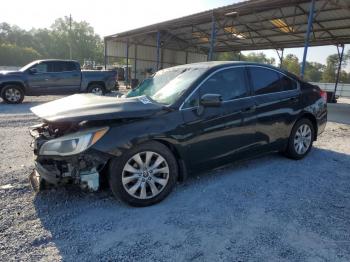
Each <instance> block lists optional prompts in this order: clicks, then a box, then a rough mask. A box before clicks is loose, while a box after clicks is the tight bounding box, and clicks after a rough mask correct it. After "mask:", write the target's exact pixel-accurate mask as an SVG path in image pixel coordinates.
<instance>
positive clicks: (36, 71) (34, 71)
mask: <svg viewBox="0 0 350 262" xmlns="http://www.w3.org/2000/svg"><path fill="white" fill-rule="evenodd" d="M29 73H30V74H32V75H35V74H36V73H38V70H36V68H31V69H29Z"/></svg>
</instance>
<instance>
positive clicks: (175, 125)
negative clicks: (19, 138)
mask: <svg viewBox="0 0 350 262" xmlns="http://www.w3.org/2000/svg"><path fill="white" fill-rule="evenodd" d="M326 99H327V97H326V93H325V92H323V91H322V90H320V88H319V87H317V86H315V85H311V84H309V83H306V82H304V81H302V80H300V79H298V78H297V77H296V76H294V75H292V74H290V73H288V72H286V71H283V70H280V69H277V68H275V67H272V66H267V65H262V64H255V63H245V62H205V63H196V64H188V65H181V66H176V67H172V68H168V69H164V70H161V71H158V72H157V73H156V74H155V75H154V76H153V77H152V78H149V79H146V80H145V81H143V82H142V83H141V84H140V85H139V86H138V87H137V88H136V89H135V90H132V91H130V92H129V93H128V94H127V95H126V96H125V97H123V98H113V97H99V96H95V95H89V94H79V95H73V96H69V97H66V98H63V99H60V100H56V101H53V102H49V103H46V104H43V105H39V106H36V107H33V108H31V110H32V111H33V112H34V113H35V114H36V115H38V116H39V117H40V118H41V119H43V123H42V124H40V125H38V126H35V127H33V128H32V130H31V134H32V136H33V137H35V140H34V142H33V148H34V153H35V156H36V157H35V170H34V171H33V173H32V174H31V175H30V181H31V184H32V186H33V188H34V189H35V190H37V191H39V190H41V189H44V188H45V187H48V186H52V185H58V184H66V183H71V184H79V185H80V186H81V187H84V188H86V189H88V190H92V191H95V190H98V189H99V188H100V187H101V185H103V184H104V182H106V184H107V182H108V184H109V186H110V188H111V190H112V191H113V193H114V194H115V195H116V196H117V197H118V198H120V199H121V200H123V201H125V202H127V203H129V204H131V205H134V206H147V205H152V204H155V203H157V202H159V201H161V200H162V199H164V198H165V197H166V196H167V195H168V194H169V193H170V191H171V190H172V188H173V187H174V186H175V184H176V182H177V181H178V180H183V179H185V178H186V176H187V174H190V173H193V172H197V171H199V170H203V169H208V168H212V167H215V166H220V165H224V164H227V163H228V162H232V161H233V160H237V159H242V158H247V157H253V156H257V155H260V154H263V153H266V152H273V151H279V152H282V153H283V154H285V155H286V156H288V157H290V158H292V159H301V158H303V157H305V156H306V155H307V154H308V153H309V151H310V150H311V147H312V143H313V141H315V140H316V139H317V136H318V135H319V134H320V133H322V132H323V130H324V128H325V125H326V122H327V104H326Z"/></svg>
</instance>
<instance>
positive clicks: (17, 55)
mask: <svg viewBox="0 0 350 262" xmlns="http://www.w3.org/2000/svg"><path fill="white" fill-rule="evenodd" d="M40 58H41V55H40V54H39V53H38V52H37V51H36V50H34V49H33V48H31V47H19V46H17V45H13V44H0V61H1V64H4V65H8V66H23V65H25V64H28V63H29V62H31V61H33V60H37V59H40Z"/></svg>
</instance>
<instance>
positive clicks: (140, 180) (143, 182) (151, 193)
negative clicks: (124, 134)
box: [122, 151, 169, 199]
mask: <svg viewBox="0 0 350 262" xmlns="http://www.w3.org/2000/svg"><path fill="white" fill-rule="evenodd" d="M168 181H169V165H168V163H167V161H166V160H165V159H164V157H162V156H161V155H160V154H158V153H156V152H152V151H144V152H139V153H137V154H135V155H134V156H132V157H131V158H130V159H129V160H128V161H127V162H126V164H125V166H124V168H123V173H122V184H123V187H124V189H125V190H126V191H127V192H128V194H130V195H131V196H132V197H135V198H138V199H149V198H153V197H155V196H157V195H159V194H160V193H161V192H162V191H163V190H164V188H165V187H166V185H167V184H168Z"/></svg>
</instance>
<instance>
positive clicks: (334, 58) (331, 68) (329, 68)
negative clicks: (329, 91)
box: [322, 51, 350, 83]
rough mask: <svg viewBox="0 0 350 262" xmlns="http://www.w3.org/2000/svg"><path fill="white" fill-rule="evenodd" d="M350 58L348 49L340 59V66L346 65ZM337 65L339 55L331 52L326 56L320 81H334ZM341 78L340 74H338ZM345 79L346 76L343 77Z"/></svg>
mask: <svg viewBox="0 0 350 262" xmlns="http://www.w3.org/2000/svg"><path fill="white" fill-rule="evenodd" d="M349 59H350V51H348V52H347V54H345V55H344V57H343V61H342V67H344V66H346V65H347V62H348V60H349ZM338 65H339V56H338V54H333V55H330V56H328V57H327V64H326V67H325V70H324V71H323V74H322V82H324V83H334V82H335V80H336V75H337V70H338ZM340 79H341V74H340ZM345 79H346V77H345Z"/></svg>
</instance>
